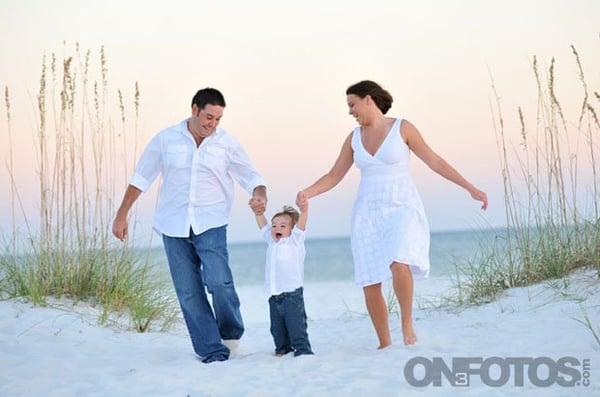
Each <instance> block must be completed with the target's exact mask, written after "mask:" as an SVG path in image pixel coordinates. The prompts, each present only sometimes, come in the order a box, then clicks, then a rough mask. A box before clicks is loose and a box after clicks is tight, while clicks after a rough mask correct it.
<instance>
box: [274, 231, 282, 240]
mask: <svg viewBox="0 0 600 397" xmlns="http://www.w3.org/2000/svg"><path fill="white" fill-rule="evenodd" d="M282 236H283V235H282V234H281V233H275V238H276V239H277V240H279V239H280V238H281V237H282Z"/></svg>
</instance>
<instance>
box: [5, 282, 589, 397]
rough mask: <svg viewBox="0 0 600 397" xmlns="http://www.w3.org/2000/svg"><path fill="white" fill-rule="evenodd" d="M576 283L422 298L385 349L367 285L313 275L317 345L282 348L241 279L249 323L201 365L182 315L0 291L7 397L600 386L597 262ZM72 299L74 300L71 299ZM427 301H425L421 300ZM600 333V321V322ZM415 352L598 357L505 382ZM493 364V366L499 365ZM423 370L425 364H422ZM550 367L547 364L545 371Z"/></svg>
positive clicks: (423, 285)
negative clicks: (411, 371)
mask: <svg viewBox="0 0 600 397" xmlns="http://www.w3.org/2000/svg"><path fill="white" fill-rule="evenodd" d="M568 284H569V287H568V288H567V289H557V288H550V287H549V286H548V284H542V285H537V286H533V287H530V288H519V289H512V290H509V291H507V292H506V293H505V294H503V296H502V297H500V298H499V299H498V300H497V301H496V302H494V303H491V304H487V305H484V306H480V307H474V308H469V309H466V310H463V311H461V312H459V313H457V312H455V313H450V312H447V311H441V310H426V309H416V310H415V318H416V323H415V325H416V331H417V334H418V336H419V342H418V344H417V345H415V346H412V347H405V346H403V345H402V343H401V341H402V337H401V332H400V329H399V321H398V320H397V318H396V317H394V316H392V317H390V320H391V324H392V334H393V337H394V340H395V345H394V346H392V347H391V348H388V349H386V350H384V351H377V350H375V349H374V347H375V346H376V345H377V341H376V338H375V334H374V331H373V329H372V326H371V323H370V320H369V318H368V317H366V316H365V308H364V304H363V301H362V292H361V290H360V289H359V288H357V287H355V286H354V285H352V284H349V283H325V284H308V285H306V286H305V296H306V307H307V312H308V316H309V335H310V339H311V343H312V345H313V349H314V351H315V353H316V355H315V356H302V357H299V358H294V357H293V355H287V356H285V357H282V358H277V357H274V356H273V355H272V350H273V343H272V339H271V335H270V333H269V323H268V306H267V303H266V298H265V296H264V295H263V291H262V288H260V287H243V288H239V289H238V290H239V294H240V299H241V302H242V305H243V307H242V309H243V314H244V319H245V322H246V328H247V330H246V334H245V335H244V338H243V339H242V344H241V347H240V353H239V354H237V355H234V356H233V357H232V358H231V359H230V360H229V361H227V362H219V363H212V364H209V365H206V364H202V363H201V362H200V361H199V360H198V359H197V358H196V357H195V356H194V354H193V351H192V347H191V344H190V341H189V338H188V336H187V333H186V331H185V328H184V327H183V326H182V325H181V324H180V325H179V326H178V327H176V329H175V330H172V331H170V332H168V333H160V332H151V333H146V334H138V333H133V332H124V331H116V330H115V329H114V328H106V327H100V326H97V325H96V323H95V319H94V312H95V309H93V308H91V307H88V306H86V305H78V306H76V307H74V308H73V307H68V302H65V301H61V302H56V304H57V305H59V306H62V308H60V307H59V308H57V307H50V308H39V307H32V305H31V304H29V303H24V302H21V301H14V300H11V301H4V302H0V396H61V397H64V396H187V395H189V396H237V395H253V396H271V395H273V396H274V395H279V396H287V395H306V396H315V395H317V396H318V395H336V396H348V395H360V396H364V395H367V393H373V394H372V396H375V395H376V396H386V395H390V396H408V395H428V394H434V393H435V394H438V395H439V394H441V395H457V394H459V395H492V394H493V395H517V394H521V393H523V392H525V393H526V395H532V394H533V393H536V395H552V396H566V395H575V394H576V393H577V394H581V395H600V375H598V372H599V370H598V369H597V368H598V365H599V364H600V346H599V345H598V344H597V343H596V341H595V340H594V338H593V336H592V335H591V333H590V332H589V330H587V329H586V328H585V327H584V326H583V325H581V324H580V323H578V322H577V321H576V320H575V318H578V319H581V318H582V317H583V315H582V312H581V309H580V306H579V305H580V304H581V305H582V306H583V307H585V308H586V311H587V313H588V316H589V317H590V319H591V321H592V323H593V324H594V325H595V326H596V327H597V328H598V327H600V283H598V281H597V280H594V278H593V275H592V274H591V273H579V274H577V275H574V276H572V277H570V278H569V283H568ZM446 287H447V285H445V283H443V282H441V281H440V280H434V279H432V280H426V281H422V282H418V283H417V284H416V293H417V302H420V303H421V304H422V302H423V301H424V299H423V297H424V296H425V295H427V296H429V298H428V299H432V298H431V297H432V296H433V297H435V296H440V295H441V293H442V292H443V291H444V290H445V289H446ZM65 306H66V307H65ZM416 306H417V305H416ZM598 332H600V329H599V330H598ZM416 356H424V357H427V358H430V359H431V358H433V357H438V356H439V357H443V358H444V359H445V360H446V362H447V363H448V365H450V363H451V361H450V358H452V357H484V358H488V357H491V356H500V357H524V356H525V357H539V356H549V357H552V358H553V359H558V358H560V357H563V356H574V357H577V358H579V359H583V358H589V359H591V372H590V374H591V376H590V381H591V385H590V386H588V387H584V386H575V387H573V388H565V387H561V386H558V385H553V386H551V387H548V388H542V387H536V386H534V385H532V384H531V383H530V382H529V381H528V378H527V373H525V386H524V387H514V386H513V381H514V376H512V375H511V378H510V380H509V381H508V383H507V384H506V385H505V386H503V387H501V388H491V387H488V386H486V385H484V384H483V383H482V382H481V381H480V378H479V377H474V378H471V385H470V386H469V387H463V388H459V387H453V386H450V385H449V383H448V382H447V381H446V380H445V378H443V379H442V382H443V383H442V387H434V386H432V385H430V386H427V387H423V388H417V387H413V386H410V385H409V384H408V382H407V381H406V380H405V377H404V373H403V371H404V366H405V364H406V362H407V361H408V360H409V359H411V358H413V357H416ZM492 374H493V372H492ZM417 375H418V376H419V377H422V376H423V374H422V371H421V373H420V375H419V372H417ZM542 375H543V373H540V377H541V378H543V377H544V376H542Z"/></svg>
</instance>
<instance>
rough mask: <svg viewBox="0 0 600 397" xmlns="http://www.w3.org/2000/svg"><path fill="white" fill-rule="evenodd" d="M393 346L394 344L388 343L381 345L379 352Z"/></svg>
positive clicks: (378, 348)
mask: <svg viewBox="0 0 600 397" xmlns="http://www.w3.org/2000/svg"><path fill="white" fill-rule="evenodd" d="M391 345H392V342H390V343H386V344H381V345H379V346H378V347H377V350H383V349H385V348H386V347H390V346H391Z"/></svg>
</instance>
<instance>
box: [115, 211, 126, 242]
mask: <svg viewBox="0 0 600 397" xmlns="http://www.w3.org/2000/svg"><path fill="white" fill-rule="evenodd" d="M128 227H129V226H128V224H127V215H126V214H125V215H122V214H121V213H117V216H116V217H115V220H114V221H113V226H112V232H113V234H114V235H115V237H116V238H118V239H119V240H121V241H124V240H125V239H126V238H127V229H128Z"/></svg>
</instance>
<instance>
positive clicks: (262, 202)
mask: <svg viewBox="0 0 600 397" xmlns="http://www.w3.org/2000/svg"><path fill="white" fill-rule="evenodd" d="M248 205H249V206H250V208H251V209H252V212H254V215H256V216H261V215H263V214H264V213H265V210H266V209H267V200H266V199H265V198H264V197H262V196H252V198H251V199H250V201H248Z"/></svg>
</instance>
